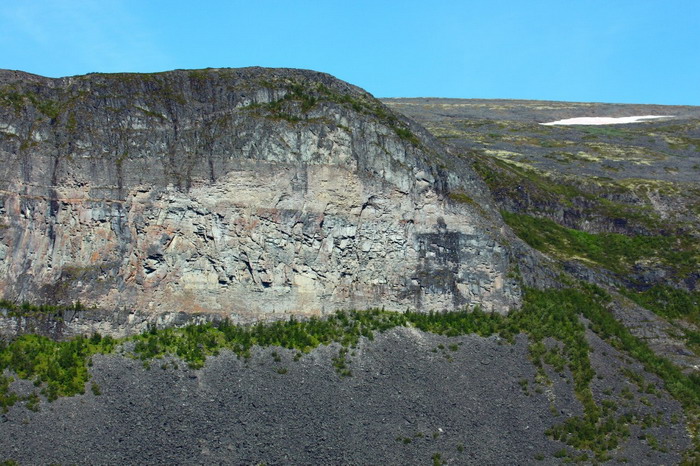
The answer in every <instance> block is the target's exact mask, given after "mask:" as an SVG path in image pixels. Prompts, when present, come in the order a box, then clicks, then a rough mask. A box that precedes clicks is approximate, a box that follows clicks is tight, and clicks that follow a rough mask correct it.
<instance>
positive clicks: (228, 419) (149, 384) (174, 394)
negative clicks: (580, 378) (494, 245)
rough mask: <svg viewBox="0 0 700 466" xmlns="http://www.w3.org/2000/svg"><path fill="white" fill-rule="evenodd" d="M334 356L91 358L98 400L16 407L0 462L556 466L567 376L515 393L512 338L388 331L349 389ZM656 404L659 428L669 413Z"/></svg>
mask: <svg viewBox="0 0 700 466" xmlns="http://www.w3.org/2000/svg"><path fill="white" fill-rule="evenodd" d="M596 344H597V345H598V346H600V347H601V348H602V347H605V348H607V349H609V347H607V345H606V344H605V343H603V342H601V341H598V340H597V341H596ZM338 350H339V347H338V346H330V347H320V348H317V349H316V350H314V351H313V352H311V353H309V354H307V355H304V356H303V357H302V358H301V359H300V360H298V361H294V360H293V358H294V354H295V353H294V352H292V351H289V350H284V349H280V348H257V349H256V350H255V351H254V354H253V356H252V358H251V359H250V360H249V361H247V362H246V361H245V360H243V359H240V360H239V359H238V358H237V357H236V356H235V355H234V354H232V353H229V352H225V353H222V354H221V355H219V356H217V357H212V358H210V359H208V361H207V364H206V366H205V367H204V368H203V369H201V370H190V369H188V368H186V366H185V364H184V363H182V362H181V361H179V360H177V359H163V360H155V361H153V363H152V364H151V367H150V369H145V368H144V367H143V365H142V363H141V362H140V361H136V360H133V359H129V358H125V357H123V356H119V355H110V356H99V357H95V359H94V365H93V367H92V374H93V379H92V380H93V382H95V383H97V384H99V386H100V388H101V391H102V395H100V396H95V395H94V394H93V393H92V391H91V390H90V389H88V390H87V391H86V394H85V395H82V396H77V397H73V398H64V399H59V400H57V401H55V402H53V403H42V405H41V409H40V411H39V412H36V413H35V412H31V411H29V410H27V409H25V408H24V407H23V406H15V407H13V408H12V409H11V410H10V411H9V412H8V413H7V414H5V415H4V416H2V418H1V419H0V421H2V422H0V452H2V454H1V455H0V460H3V459H14V460H16V461H18V462H19V463H20V464H49V463H61V464H193V463H194V464H260V463H264V464H268V465H270V464H432V462H433V456H434V455H435V454H439V455H440V459H441V460H442V461H444V462H446V463H447V464H473V463H481V464H528V463H538V464H554V463H558V462H560V461H561V460H560V459H557V458H555V457H554V456H553V454H554V452H556V451H558V450H561V448H562V447H564V446H565V445H564V444H563V443H560V442H555V441H552V440H549V439H548V438H547V437H546V435H545V434H544V432H545V430H546V429H547V428H548V427H550V426H552V425H554V424H556V423H559V422H561V421H562V420H563V418H564V417H565V416H567V415H572V414H573V415H575V414H577V413H580V411H581V408H580V404H579V403H578V402H577V401H576V400H575V398H574V397H573V395H572V392H571V388H570V387H571V384H570V378H571V377H570V374H569V373H563V374H560V375H557V374H555V373H553V374H552V379H553V382H554V383H553V385H552V386H551V390H550V389H549V388H548V389H547V390H544V391H542V393H537V392H536V391H534V389H531V390H529V391H528V390H523V388H522V387H521V383H522V381H523V380H528V382H529V384H530V387H531V388H533V387H534V376H535V368H534V366H533V365H532V364H531V363H530V362H529V360H528V357H527V340H526V338H524V337H522V336H521V337H519V338H518V339H517V341H516V343H515V344H512V345H511V344H507V343H505V342H504V341H502V340H500V339H499V338H498V337H491V338H481V337H478V336H474V335H467V336H462V337H453V338H447V337H442V336H437V335H432V334H426V333H422V332H419V331H417V330H415V329H409V328H396V329H393V330H391V331H388V332H386V333H384V334H381V335H378V336H377V337H376V338H375V340H374V341H368V340H363V341H361V343H360V344H359V346H358V347H357V348H355V349H351V350H350V352H349V353H348V361H349V367H350V369H351V370H352V376H350V377H341V376H339V375H338V373H336V371H335V369H334V367H333V363H332V358H334V357H336V356H337V355H338ZM602 351H603V350H601V349H600V348H598V347H596V349H595V353H594V354H596V355H602ZM610 354H613V353H610ZM276 357H277V359H279V361H277V360H275V359H276ZM596 357H598V356H596ZM600 357H602V356H600ZM610 361H613V362H614V363H615V364H616V365H619V364H622V363H621V362H620V363H619V364H618V361H619V359H618V358H617V357H611V359H610ZM166 366H167V367H166ZM603 366H605V364H603ZM163 367H166V368H163ZM611 367H612V366H611ZM603 368H604V367H603ZM285 370H286V372H285ZM616 377H618V379H619V381H622V382H621V383H626V382H624V380H625V379H624V377H622V376H619V375H618V376H616ZM604 380H608V378H607V376H606V379H604ZM610 380H611V381H613V380H617V379H614V378H613V377H610ZM550 400H551V401H552V403H551V405H552V406H554V405H555V406H556V409H552V407H551V406H550ZM664 403H665V405H664V409H665V410H666V411H665V412H666V413H667V414H666V415H667V416H669V417H670V416H672V414H673V413H678V412H679V408H678V406H677V404H676V403H675V402H673V401H670V400H668V399H664ZM680 428H682V425H681V427H680ZM682 438H683V436H682V433H681V435H680V440H678V441H677V443H678V445H675V444H674V447H680V446H682V443H683V442H682ZM629 444H630V445H629V446H628V447H626V448H628V450H629V451H630V452H631V453H632V455H629V454H628V457H630V458H632V457H633V458H635V459H638V460H639V461H635V463H636V464H640V462H641V463H644V462H645V461H649V462H664V463H668V462H673V460H674V459H677V455H675V453H673V454H667V455H665V456H663V457H660V456H658V455H657V453H658V452H655V451H654V450H651V449H649V448H647V447H646V446H645V445H644V444H643V442H641V441H639V440H637V439H636V437H635V438H632V439H631V440H630V442H629ZM686 445H687V441H686ZM674 451H676V450H675V448H674ZM651 453H653V454H654V455H656V456H653V455H651V456H647V455H650V454H651ZM540 454H541V455H543V457H544V460H542V461H537V460H535V457H536V456H537V457H539V455H540Z"/></svg>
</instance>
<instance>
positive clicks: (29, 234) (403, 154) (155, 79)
mask: <svg viewBox="0 0 700 466" xmlns="http://www.w3.org/2000/svg"><path fill="white" fill-rule="evenodd" d="M0 93H1V94H2V96H3V99H0V157H1V158H2V159H3V164H1V165H0V257H2V261H1V262H0V295H1V296H2V297H4V298H6V299H11V300H15V301H18V302H20V301H24V300H27V301H32V302H50V303H71V302H73V301H78V300H80V301H81V302H82V303H84V304H88V305H89V306H95V307H97V308H99V309H102V310H107V311H113V312H116V311H117V310H120V309H127V310H129V311H132V312H137V313H141V314H145V315H150V316H157V315H167V314H171V313H174V314H176V313H178V312H185V313H208V314H216V315H218V316H219V317H220V318H224V317H228V318H231V319H232V320H234V321H241V322H242V321H251V320H259V319H268V320H269V319H279V318H285V317H286V316H289V315H290V314H305V315H320V314H324V313H328V312H331V311H335V310H337V309H348V308H369V307H385V308H387V309H393V310H405V309H406V308H412V309H418V310H424V311H427V310H444V309H456V308H461V307H464V306H473V305H480V306H481V307H482V308H485V309H487V310H493V311H496V312H506V311H507V310H508V309H510V308H513V307H517V306H518V305H519V303H520V296H521V293H520V289H519V287H518V284H517V282H516V281H515V280H513V279H512V278H509V277H508V272H509V270H510V269H511V268H512V267H513V264H514V255H516V253H514V249H511V248H510V247H509V246H508V244H510V242H511V241H516V242H517V240H515V239H514V238H513V237H512V234H511V233H510V232H509V231H507V229H506V228H504V226H503V223H502V221H501V219H500V218H499V217H498V216H497V215H491V214H489V213H488V212H490V211H493V204H492V200H491V198H490V196H489V194H488V192H487V190H486V188H485V187H484V186H483V183H482V182H481V180H480V179H479V178H478V177H477V176H476V175H475V174H474V172H473V171H472V170H471V168H470V167H469V166H468V164H464V163H462V162H461V161H460V160H459V159H457V158H455V157H452V156H451V155H449V154H448V153H446V152H445V151H444V149H443V148H442V146H441V145H440V144H439V143H438V142H437V141H436V140H434V138H433V137H432V136H431V135H430V134H429V133H427V131H425V130H423V129H422V128H421V127H420V126H418V125H417V124H415V123H413V122H411V121H410V120H408V119H407V118H405V117H401V116H397V115H395V114H394V113H392V112H391V110H389V109H388V108H386V107H384V106H383V105H382V104H381V103H380V102H379V101H377V100H375V99H374V98H373V97H372V96H371V95H369V94H367V93H366V92H364V91H362V90H360V89H358V88H356V87H354V86H351V85H349V84H347V83H344V82H342V81H339V80H337V79H335V78H332V77H331V76H329V75H326V74H322V73H316V72H310V71H301V70H286V69H261V68H247V69H222V70H202V71H174V72H168V73H159V74H149V75H138V74H113V75H108V74H92V75H86V76H76V77H70V78H61V79H49V78H43V77H39V76H34V75H28V74H23V73H18V72H10V71H0ZM450 192H460V193H468V195H469V197H470V198H471V199H472V200H473V203H460V202H455V201H454V200H453V199H452V198H450V196H449V193H450ZM151 320H152V319H151Z"/></svg>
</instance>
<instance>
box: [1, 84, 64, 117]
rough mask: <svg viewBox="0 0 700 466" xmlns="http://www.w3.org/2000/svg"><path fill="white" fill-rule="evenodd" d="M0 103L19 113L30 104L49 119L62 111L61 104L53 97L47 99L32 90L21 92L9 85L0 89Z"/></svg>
mask: <svg viewBox="0 0 700 466" xmlns="http://www.w3.org/2000/svg"><path fill="white" fill-rule="evenodd" d="M0 105H2V106H6V107H12V108H13V109H14V111H15V113H19V112H21V111H22V109H23V108H26V107H27V105H32V106H33V107H34V108H36V109H37V110H38V111H39V112H40V113H42V114H44V115H46V116H47V117H49V118H51V119H55V118H58V116H59V115H60V114H61V112H62V111H63V105H62V104H61V103H60V102H58V101H56V100H53V99H49V98H46V97H43V96H40V95H39V94H36V93H34V92H21V91H19V90H17V89H15V88H13V87H11V86H6V87H4V88H2V89H0Z"/></svg>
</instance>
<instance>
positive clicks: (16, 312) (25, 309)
mask: <svg viewBox="0 0 700 466" xmlns="http://www.w3.org/2000/svg"><path fill="white" fill-rule="evenodd" d="M1 309H5V310H7V311H8V312H7V314H8V316H10V317H19V316H32V317H37V316H41V315H47V316H53V317H62V316H63V313H64V312H65V311H84V310H85V306H83V305H82V304H81V303H80V301H77V302H75V303H73V304H70V305H68V306H55V305H51V304H31V303H28V302H24V303H22V304H17V303H13V302H12V301H7V300H4V299H2V300H0V310H1Z"/></svg>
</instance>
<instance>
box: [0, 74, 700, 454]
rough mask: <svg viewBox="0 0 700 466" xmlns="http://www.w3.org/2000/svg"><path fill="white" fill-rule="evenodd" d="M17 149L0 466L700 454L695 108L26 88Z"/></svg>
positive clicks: (231, 87) (174, 77) (70, 84)
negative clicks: (575, 121) (1, 464)
mask: <svg viewBox="0 0 700 466" xmlns="http://www.w3.org/2000/svg"><path fill="white" fill-rule="evenodd" d="M650 116H653V117H658V118H649V117H650ZM616 117H617V118H625V119H627V120H628V121H630V120H638V119H636V118H634V117H644V118H641V119H639V122H637V123H631V124H624V125H611V124H606V125H596V124H594V123H598V122H600V121H599V120H596V118H605V119H606V122H608V123H610V121H611V120H609V119H610V118H616ZM572 118H587V120H586V121H587V122H588V123H589V124H587V125H570V124H568V123H570V122H566V121H562V120H567V119H572ZM591 118H592V119H593V120H591ZM0 159H1V160H2V161H3V163H2V164H0V201H1V202H0V259H1V260H0V298H2V301H0V336H1V337H2V338H0V411H1V413H0V461H6V463H9V464H15V461H19V462H21V463H22V464H24V463H29V464H37V463H39V464H44V463H46V464H49V463H77V464H95V463H99V464H131V463H147V464H174V463H222V464H260V463H264V464H281V463H285V464H286V463H293V464H298V463H310V464H377V463H382V464H384V463H386V464H426V463H430V462H432V463H433V464H472V463H487V464H531V463H535V464H537V463H539V462H544V463H545V464H560V463H563V462H574V463H583V464H589V463H596V464H599V463H606V464H617V463H625V462H627V463H631V464H676V463H680V462H684V464H697V461H699V460H700V376H699V374H698V368H699V367H700V357H699V355H700V290H698V279H699V278H700V266H699V265H698V261H699V260H700V254H699V252H700V246H699V245H700V241H698V240H699V239H700V238H698V235H699V233H698V232H699V231H700V210H698V209H699V208H700V186H698V177H697V173H698V172H699V171H700V109H699V108H697V107H669V106H646V105H617V104H585V103H565V102H539V101H508V100H462V99H432V98H431V99H427V98H425V99H418V98H416V99H383V100H377V99H375V98H374V97H372V96H371V95H370V94H368V93H367V92H365V91H363V90H361V89H359V88H357V87H355V86H352V85H350V84H348V83H345V82H342V81H340V80H337V79H335V78H333V77H332V76H329V75H327V74H323V73H317V72H313V71H304V70H291V69H264V68H245V69H206V70H177V71H172V72H165V73H156V74H90V75H86V76H75V77H67V78H60V79H49V78H44V77H40V76H35V75H30V74H26V73H21V72H16V71H1V72H0Z"/></svg>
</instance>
